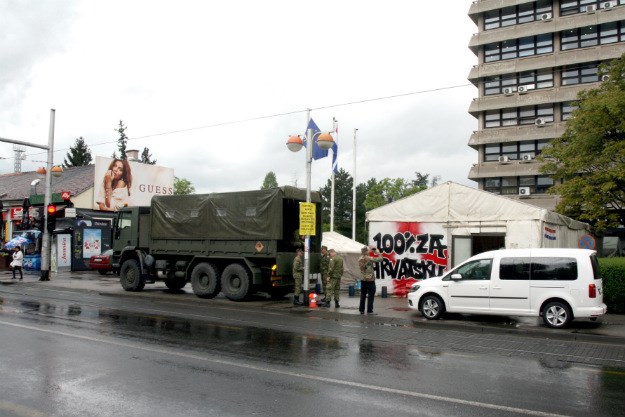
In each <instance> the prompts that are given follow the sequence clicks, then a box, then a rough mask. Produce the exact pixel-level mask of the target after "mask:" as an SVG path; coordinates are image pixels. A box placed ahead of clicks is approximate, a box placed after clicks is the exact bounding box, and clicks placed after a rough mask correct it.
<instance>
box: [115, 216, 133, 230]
mask: <svg viewBox="0 0 625 417" xmlns="http://www.w3.org/2000/svg"><path fill="white" fill-rule="evenodd" d="M130 226H132V221H131V217H130V213H124V212H122V213H119V217H118V218H117V228H118V229H123V228H125V227H130Z"/></svg>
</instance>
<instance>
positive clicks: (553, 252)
mask: <svg viewBox="0 0 625 417" xmlns="http://www.w3.org/2000/svg"><path fill="white" fill-rule="evenodd" d="M596 253H597V252H596V251H594V250H590V249H575V248H525V249H498V250H492V251H488V252H482V253H480V254H477V255H475V256H473V257H474V258H475V257H477V258H493V257H495V256H506V255H507V256H580V255H586V256H590V255H593V254H596Z"/></svg>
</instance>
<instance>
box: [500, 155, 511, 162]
mask: <svg viewBox="0 0 625 417" xmlns="http://www.w3.org/2000/svg"><path fill="white" fill-rule="evenodd" d="M498 160H499V163H500V164H505V163H507V162H510V158H508V157H507V156H504V155H501V156H500V157H499V159H498Z"/></svg>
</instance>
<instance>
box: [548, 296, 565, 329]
mask: <svg viewBox="0 0 625 417" xmlns="http://www.w3.org/2000/svg"><path fill="white" fill-rule="evenodd" d="M543 321H544V322H545V324H546V325H547V326H549V327H553V328H554V329H559V328H562V327H564V326H566V325H567V324H568V323H569V322H570V321H571V309H570V308H569V307H568V306H567V305H566V304H564V303H561V302H559V301H554V302H552V303H549V304H547V305H546V306H545V307H544V308H543Z"/></svg>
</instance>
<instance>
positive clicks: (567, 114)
mask: <svg viewBox="0 0 625 417" xmlns="http://www.w3.org/2000/svg"><path fill="white" fill-rule="evenodd" d="M576 108H577V106H576V105H575V102H574V101H565V102H562V103H560V120H562V121H564V120H569V119H570V118H571V117H573V110H575V109H576Z"/></svg>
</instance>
